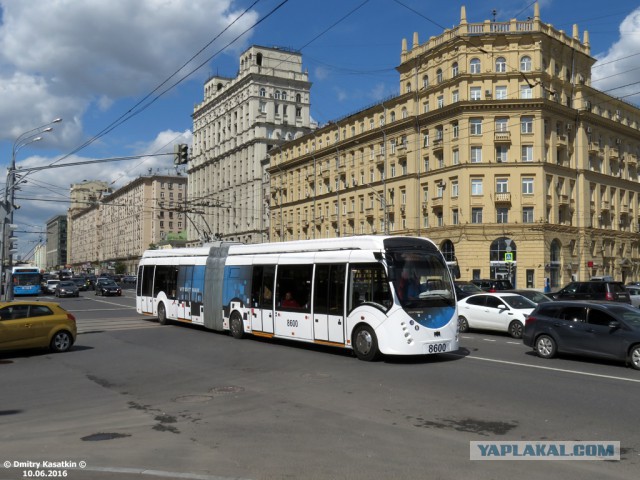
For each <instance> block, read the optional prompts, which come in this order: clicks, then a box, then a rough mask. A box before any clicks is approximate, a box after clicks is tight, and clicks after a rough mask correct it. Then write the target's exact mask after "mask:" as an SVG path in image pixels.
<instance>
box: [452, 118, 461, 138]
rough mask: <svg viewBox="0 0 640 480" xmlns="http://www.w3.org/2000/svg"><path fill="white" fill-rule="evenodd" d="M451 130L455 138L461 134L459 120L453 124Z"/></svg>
mask: <svg viewBox="0 0 640 480" xmlns="http://www.w3.org/2000/svg"><path fill="white" fill-rule="evenodd" d="M451 132H452V135H453V138H458V136H460V127H459V126H458V122H453V123H452V124H451Z"/></svg>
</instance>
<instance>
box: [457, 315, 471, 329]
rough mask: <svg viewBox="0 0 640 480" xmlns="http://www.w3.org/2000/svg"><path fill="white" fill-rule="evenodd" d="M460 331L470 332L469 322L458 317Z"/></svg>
mask: <svg viewBox="0 0 640 480" xmlns="http://www.w3.org/2000/svg"><path fill="white" fill-rule="evenodd" d="M458 331H459V332H460V333H465V332H468V331H469V322H468V321H467V319H466V318H464V317H463V316H459V317H458Z"/></svg>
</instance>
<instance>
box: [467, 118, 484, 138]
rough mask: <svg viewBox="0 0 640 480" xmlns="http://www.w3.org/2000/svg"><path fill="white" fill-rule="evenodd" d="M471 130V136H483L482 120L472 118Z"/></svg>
mask: <svg viewBox="0 0 640 480" xmlns="http://www.w3.org/2000/svg"><path fill="white" fill-rule="evenodd" d="M469 130H470V133H471V135H482V118H471V119H470V120H469Z"/></svg>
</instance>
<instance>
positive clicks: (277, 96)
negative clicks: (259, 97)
mask: <svg viewBox="0 0 640 480" xmlns="http://www.w3.org/2000/svg"><path fill="white" fill-rule="evenodd" d="M273 98H275V99H276V100H280V90H276V93H274V94H273Z"/></svg>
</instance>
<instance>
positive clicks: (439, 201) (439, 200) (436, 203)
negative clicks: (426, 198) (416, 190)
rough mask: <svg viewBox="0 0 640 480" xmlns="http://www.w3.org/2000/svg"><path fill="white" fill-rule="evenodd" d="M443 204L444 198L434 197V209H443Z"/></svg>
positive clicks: (432, 201)
mask: <svg viewBox="0 0 640 480" xmlns="http://www.w3.org/2000/svg"><path fill="white" fill-rule="evenodd" d="M442 203H443V200H442V197H432V198H431V206H432V207H433V208H436V207H442Z"/></svg>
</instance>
